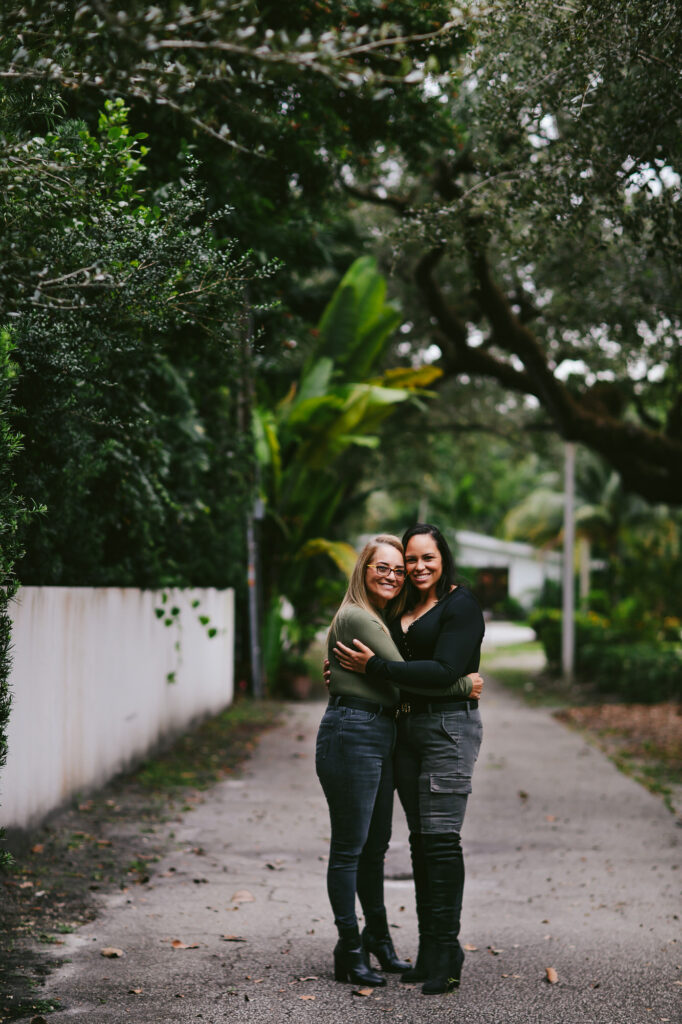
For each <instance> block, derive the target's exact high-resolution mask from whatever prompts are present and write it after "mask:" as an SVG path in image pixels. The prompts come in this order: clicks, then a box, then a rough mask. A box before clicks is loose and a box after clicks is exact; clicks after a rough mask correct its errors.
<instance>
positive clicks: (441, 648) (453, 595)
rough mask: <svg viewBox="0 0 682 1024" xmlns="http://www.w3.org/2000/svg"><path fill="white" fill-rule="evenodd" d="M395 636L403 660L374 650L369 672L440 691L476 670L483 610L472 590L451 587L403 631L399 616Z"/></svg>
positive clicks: (379, 676) (400, 682)
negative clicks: (380, 655)
mask: <svg viewBox="0 0 682 1024" xmlns="http://www.w3.org/2000/svg"><path fill="white" fill-rule="evenodd" d="M390 629H391V635H392V637H393V639H394V641H395V644H396V647H397V648H398V650H399V651H400V653H401V654H402V656H403V657H404V658H405V661H386V660H385V659H384V658H380V657H378V656H377V655H376V654H375V655H374V657H373V658H370V659H369V661H368V662H367V668H366V672H367V674H368V675H370V676H372V677H373V678H375V679H377V680H379V679H384V680H386V681H390V682H392V683H394V684H396V685H398V686H400V685H401V684H404V685H406V686H407V685H409V686H410V688H411V689H412V690H413V691H414V689H416V688H419V689H420V690H431V691H434V692H438V691H439V690H444V689H447V688H448V687H449V686H451V685H452V683H454V682H456V680H457V679H458V678H459V677H460V676H464V675H467V674H468V673H469V672H477V671H478V666H479V664H480V659H481V641H482V640H483V634H484V633H485V623H484V621H483V614H482V612H481V609H480V607H479V605H478V602H477V601H476V599H475V597H474V596H473V594H472V593H471V592H470V591H469V590H466V589H464V588H462V587H457V588H456V589H455V590H451V591H450V593H449V594H446V596H445V597H443V598H441V600H440V601H439V602H438V604H435V605H434V606H433V608H429V610H428V611H427V612H425V613H424V614H423V615H421V616H420V617H419V618H418V619H415V621H414V622H413V623H412V624H411V625H410V626H408V628H407V630H406V632H403V629H402V626H401V624H400V619H396V620H395V622H393V623H392V624H391V627H390Z"/></svg>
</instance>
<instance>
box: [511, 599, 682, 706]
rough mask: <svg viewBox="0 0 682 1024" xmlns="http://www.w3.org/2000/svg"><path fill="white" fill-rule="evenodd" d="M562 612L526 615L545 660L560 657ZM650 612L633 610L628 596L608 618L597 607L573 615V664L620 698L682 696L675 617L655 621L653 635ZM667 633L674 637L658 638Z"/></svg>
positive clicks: (681, 663)
mask: <svg viewBox="0 0 682 1024" xmlns="http://www.w3.org/2000/svg"><path fill="white" fill-rule="evenodd" d="M561 622H562V614H561V612H560V611H559V610H558V609H556V608H542V609H538V610H537V611H535V612H532V613H531V615H530V624H531V626H532V627H533V629H534V630H535V632H536V633H537V635H538V639H539V640H540V642H541V643H542V646H543V647H544V650H545V656H546V658H547V662H548V664H549V665H550V666H551V667H552V668H557V667H558V665H559V664H560V662H561ZM652 630H653V627H652V624H651V621H650V620H649V619H648V618H646V617H645V618H644V619H642V618H641V617H639V618H638V617H637V616H636V615H635V606H634V604H633V603H632V602H629V601H625V602H620V604H619V605H617V606H616V607H615V608H614V609H613V614H612V619H611V620H610V621H609V619H607V618H606V617H605V616H603V615H598V614H597V613H596V612H578V613H577V614H576V616H575V668H576V672H577V673H578V674H579V675H581V676H583V677H585V678H588V679H589V681H590V682H591V683H592V684H593V685H594V686H596V688H597V689H598V690H599V691H600V692H603V693H617V694H618V695H619V696H620V697H622V698H623V699H624V700H628V701H638V702H643V703H647V704H653V703H655V702H656V701H660V700H669V699H671V698H672V699H680V698H681V697H682V646H681V645H680V643H679V622H678V620H677V619H672V618H671V619H669V620H665V622H664V623H662V624H661V623H658V624H657V634H656V636H654V637H653V639H649V637H651V636H652ZM661 636H664V637H668V638H670V639H671V640H672V641H673V642H670V640H668V641H665V640H664V641H661V639H660V637H661Z"/></svg>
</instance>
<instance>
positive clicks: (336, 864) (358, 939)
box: [315, 534, 480, 986]
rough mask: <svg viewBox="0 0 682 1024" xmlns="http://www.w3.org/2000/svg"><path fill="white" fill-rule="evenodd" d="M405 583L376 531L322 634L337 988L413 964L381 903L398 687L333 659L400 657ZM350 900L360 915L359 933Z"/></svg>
mask: <svg viewBox="0 0 682 1024" xmlns="http://www.w3.org/2000/svg"><path fill="white" fill-rule="evenodd" d="M404 580H405V564H404V561H403V546H402V544H401V542H400V540H399V539H398V538H397V537H394V536H392V535H389V534H382V535H380V536H377V537H375V538H374V539H373V540H371V541H370V542H369V543H368V544H366V545H365V547H364V548H363V550H362V551H361V552H360V555H359V556H358V560H357V562H356V565H355V568H354V570H353V573H352V575H351V579H350V582H349V584H348V590H347V591H346V594H345V597H344V599H343V601H342V602H341V606H340V607H339V610H338V612H337V613H336V615H335V616H334V619H333V620H332V624H331V626H330V629H329V634H328V641H327V642H328V652H329V660H330V662H331V671H330V683H329V704H328V706H327V708H326V710H325V713H324V716H323V718H322V721H321V723H320V727H319V731H318V735H317V746H316V756H315V764H316V769H317V774H318V778H319V779H320V783H321V784H322V788H323V790H324V794H325V796H326V798H327V803H328V805H329V815H330V819H331V843H330V852H329V863H328V869H327V890H328V893H329V899H330V902H331V905H332V910H333V912H334V918H335V923H336V926H337V929H338V933H339V941H338V943H337V945H336V947H335V949H334V974H335V978H336V980H337V981H352V982H354V983H356V984H363V985H371V986H379V985H385V984H386V981H385V978H384V977H382V975H381V974H379V973H377V972H376V971H374V970H372V969H371V968H370V966H369V954H370V953H372V954H373V955H374V956H376V958H377V959H378V960H379V963H380V964H381V967H382V968H383V969H384V971H389V972H402V971H405V970H407V969H408V968H409V966H410V965H409V963H407V962H405V961H403V960H400V959H399V958H398V956H397V955H396V952H395V949H394V947H393V943H392V941H391V937H390V935H389V931H388V924H387V920H386V907H385V904H384V857H385V855H386V850H387V849H388V844H389V840H390V837H391V824H392V817H393V751H394V747H395V739H396V724H395V708H396V703H397V698H398V690H397V687H396V686H395V685H394V684H393V683H392V682H390V681H384V680H376V681H375V680H374V679H371V678H370V677H369V676H368V675H365V674H363V673H358V672H354V671H348V670H347V669H344V668H343V667H342V666H341V665H340V664H339V662H338V661H337V660H336V659H335V658H332V657H331V652H332V650H333V649H334V647H335V645H337V644H338V643H339V642H340V643H342V644H348V645H351V644H352V642H353V640H360V641H361V642H362V643H364V644H366V645H367V647H371V649H372V650H373V651H374V652H375V653H376V654H377V655H379V657H381V658H383V659H385V660H386V661H389V662H393V661H399V660H401V656H400V654H399V652H398V649H397V648H396V646H395V644H394V642H393V640H392V639H391V635H390V633H389V630H388V627H387V625H386V622H387V620H388V619H390V618H392V617H394V616H395V615H397V614H400V611H401V609H402V600H401V591H402V588H403V583H404ZM478 678H479V679H480V677H478ZM471 686H472V680H471V679H469V678H462V679H458V680H457V681H456V682H455V683H453V684H451V686H450V689H449V690H448V691H447V692H448V693H449V694H450V695H462V694H466V693H468V692H470V690H471ZM415 689H419V687H418V686H416V687H415ZM356 893H357V896H358V898H359V900H360V904H361V906H362V909H363V913H364V916H365V928H364V930H363V933H362V936H360V931H359V927H358V920H357V917H356V913H355V896H356Z"/></svg>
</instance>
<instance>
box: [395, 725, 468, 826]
mask: <svg viewBox="0 0 682 1024" xmlns="http://www.w3.org/2000/svg"><path fill="white" fill-rule="evenodd" d="M482 735H483V726H482V723H481V713H480V711H479V710H478V708H475V709H474V708H471V709H469V710H468V711H467V710H462V711H448V712H429V713H424V714H408V715H400V716H399V718H398V740H397V744H396V752H395V781H396V787H397V790H398V796H399V797H400V802H401V804H402V805H403V809H404V811H405V817H406V818H407V824H408V826H409V829H410V832H419V833H421V834H422V835H436V834H437V835H442V834H443V833H445V832H456V833H457V834H459V833H460V832H461V830H462V823H463V821H464V812H465V811H466V805H467V798H468V795H469V793H470V792H471V777H472V775H473V771H474V763H475V761H476V758H477V757H478V751H479V748H480V746H481V738H482Z"/></svg>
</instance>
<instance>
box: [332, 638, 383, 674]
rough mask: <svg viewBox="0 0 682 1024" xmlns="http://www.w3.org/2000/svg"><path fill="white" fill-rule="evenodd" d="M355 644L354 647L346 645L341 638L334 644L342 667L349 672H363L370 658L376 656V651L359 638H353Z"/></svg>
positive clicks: (335, 652)
mask: <svg viewBox="0 0 682 1024" xmlns="http://www.w3.org/2000/svg"><path fill="white" fill-rule="evenodd" d="M353 645H354V648H353V647H346V645H345V644H342V643H341V641H340V640H337V641H336V644H335V646H334V655H335V657H336V660H337V661H338V663H339V664H340V666H341V668H345V669H347V670H348V671H349V672H360V673H361V674H362V673H364V671H365V669H366V667H367V662H368V661H369V659H370V658H373V657H374V651H372V650H370V648H369V647H367V646H365V644H363V643H361V642H360V641H359V640H353Z"/></svg>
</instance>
